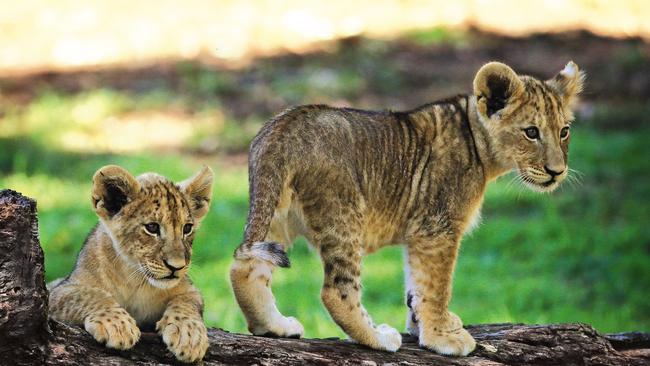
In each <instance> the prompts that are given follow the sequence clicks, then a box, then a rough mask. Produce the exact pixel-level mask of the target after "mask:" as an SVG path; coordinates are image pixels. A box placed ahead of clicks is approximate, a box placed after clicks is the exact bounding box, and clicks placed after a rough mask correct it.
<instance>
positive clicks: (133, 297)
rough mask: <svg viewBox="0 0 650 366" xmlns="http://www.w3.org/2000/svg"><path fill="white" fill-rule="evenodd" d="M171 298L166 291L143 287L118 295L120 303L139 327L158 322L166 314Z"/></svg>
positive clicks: (127, 290) (124, 291)
mask: <svg viewBox="0 0 650 366" xmlns="http://www.w3.org/2000/svg"><path fill="white" fill-rule="evenodd" d="M168 301H169V296H168V295H167V294H166V292H165V291H161V290H160V289H156V288H152V287H150V286H147V285H143V286H141V287H139V288H137V289H126V290H123V291H121V292H120V293H119V294H118V302H119V303H120V305H121V306H122V307H124V308H125V309H126V311H127V312H128V313H129V314H130V315H131V316H132V317H133V319H135V321H136V322H137V323H138V325H142V324H149V323H155V322H157V321H158V320H159V319H160V318H161V317H162V315H163V313H164V312H165V308H166V307H167V302H168Z"/></svg>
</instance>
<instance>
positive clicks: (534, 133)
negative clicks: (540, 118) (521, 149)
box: [524, 127, 539, 140]
mask: <svg viewBox="0 0 650 366" xmlns="http://www.w3.org/2000/svg"><path fill="white" fill-rule="evenodd" d="M524 133H525V134H526V137H527V138H528V139H529V140H537V139H538V138H539V130H538V129H537V127H528V128H524Z"/></svg>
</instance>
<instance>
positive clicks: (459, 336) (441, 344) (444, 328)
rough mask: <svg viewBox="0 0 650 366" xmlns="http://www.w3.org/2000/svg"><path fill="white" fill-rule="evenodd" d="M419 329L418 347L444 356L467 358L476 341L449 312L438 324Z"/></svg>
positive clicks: (457, 318)
mask: <svg viewBox="0 0 650 366" xmlns="http://www.w3.org/2000/svg"><path fill="white" fill-rule="evenodd" d="M422 328H423V327H421V329H420V346H421V347H424V348H428V349H430V350H432V351H435V352H436V353H439V354H441V355H446V356H467V355H468V354H469V353H470V352H472V351H473V350H474V348H476V341H475V340H474V338H472V336H471V335H470V334H469V332H467V331H466V330H465V329H464V328H463V323H462V322H461V320H460V318H459V317H458V316H457V315H456V314H454V313H452V312H449V313H448V316H447V317H445V319H444V320H443V321H442V322H441V323H440V324H435V325H434V326H433V327H431V328H428V329H422Z"/></svg>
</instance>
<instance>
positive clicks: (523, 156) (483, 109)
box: [230, 62, 583, 355]
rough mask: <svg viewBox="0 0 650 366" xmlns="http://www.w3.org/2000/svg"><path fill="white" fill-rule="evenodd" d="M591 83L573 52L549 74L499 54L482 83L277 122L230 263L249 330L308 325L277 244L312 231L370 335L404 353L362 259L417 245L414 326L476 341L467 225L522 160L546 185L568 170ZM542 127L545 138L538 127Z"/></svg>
mask: <svg viewBox="0 0 650 366" xmlns="http://www.w3.org/2000/svg"><path fill="white" fill-rule="evenodd" d="M582 82H583V76H582V73H581V72H580V71H579V70H578V67H577V65H575V64H574V63H572V62H571V63H569V64H568V65H567V66H566V68H565V69H564V70H563V71H562V72H560V73H559V74H558V75H557V76H556V77H555V78H553V79H551V80H548V81H540V80H537V79H535V78H532V77H529V76H519V75H517V74H516V73H515V72H514V71H513V70H512V69H511V68H510V67H508V66H506V65H504V64H501V63H497V62H493V63H489V64H487V65H485V66H483V67H482V68H481V69H480V70H479V71H478V73H477V75H476V77H475V79H474V93H473V94H471V95H461V96H457V97H454V98H450V99H448V100H444V101H439V102H435V103H431V104H427V105H424V106H422V107H419V108H417V109H414V110H411V111H408V112H370V111H363V110H356V109H350V108H333V107H329V106H324V105H309V106H302V107H297V108H293V109H290V110H288V111H286V112H284V113H282V114H281V115H279V116H277V117H275V118H274V119H272V120H270V121H269V122H267V123H266V124H265V126H264V127H263V128H262V129H261V131H260V132H259V133H258V135H257V137H256V138H255V139H254V140H253V142H252V144H251V148H250V157H249V177H250V178H249V179H250V209H249V213H248V221H247V225H246V229H245V234H244V241H243V243H242V244H241V245H240V246H239V248H237V250H236V251H235V261H234V263H233V265H232V267H231V271H230V278H231V283H232V287H233V290H234V293H235V296H236V298H237V301H238V303H239V305H240V307H241V309H242V311H243V313H244V315H245V317H246V320H247V322H248V327H249V329H250V331H251V332H252V333H254V334H260V335H264V334H273V335H278V336H300V335H302V333H303V327H302V325H301V324H300V323H299V322H298V321H297V320H296V319H294V318H292V317H285V316H283V315H282V314H280V312H279V311H278V309H277V307H276V305H275V299H274V297H273V294H272V292H271V289H270V284H271V278H272V274H273V271H274V269H275V268H276V267H277V266H282V265H283V264H288V260H287V259H286V254H285V253H284V252H280V251H278V248H279V247H281V248H282V249H284V250H286V249H287V248H288V247H289V246H290V245H291V243H292V241H293V240H294V238H295V237H297V236H298V235H302V236H304V237H306V238H307V239H308V241H309V242H310V243H311V244H312V245H313V246H315V247H316V248H317V249H318V251H319V253H320V256H321V258H322V261H323V271H324V276H325V278H324V281H323V288H322V291H321V298H322V300H323V303H324V304H325V306H326V308H327V310H328V311H329V313H330V314H331V316H332V318H333V319H334V321H335V322H336V323H337V324H338V325H339V326H341V328H342V329H343V330H344V331H345V332H346V333H347V334H348V335H349V336H350V337H351V338H353V339H355V340H356V341H358V342H360V343H362V344H365V345H367V346H370V347H373V348H376V349H382V350H387V351H396V350H397V349H398V348H399V347H400V345H401V337H400V334H399V333H398V332H397V330H395V329H393V328H391V327H389V326H387V325H375V324H374V323H373V321H372V320H371V318H370V316H369V315H368V313H367V312H366V310H365V309H364V307H363V306H362V305H361V282H360V276H361V259H362V257H363V256H364V255H365V254H367V253H371V252H373V251H375V250H377V249H379V248H381V247H383V246H386V245H390V244H404V247H405V262H406V270H405V273H406V288H407V292H408V295H407V296H408V307H409V316H408V320H407V328H408V329H409V331H410V332H411V333H413V334H414V335H416V336H418V337H419V341H420V344H421V346H422V347H426V348H428V349H431V350H434V351H436V352H438V353H441V354H446V355H466V354H468V353H469V352H471V351H472V350H473V349H474V347H475V341H474V339H473V338H472V337H471V336H470V334H469V333H468V332H467V331H466V330H465V329H464V328H463V327H462V322H461V320H460V318H459V317H458V316H456V315H455V314H453V313H451V312H449V311H448V303H449V300H450V298H451V279H452V273H453V270H454V266H455V263H456V257H457V255H458V247H459V244H460V240H461V237H462V235H463V233H464V232H465V231H466V230H468V229H469V228H470V226H472V225H473V222H475V221H476V219H477V218H478V217H479V210H480V207H481V203H482V200H483V195H484V192H485V188H486V185H487V184H488V183H489V182H490V181H493V180H494V179H495V178H497V177H499V176H500V175H502V174H505V173H507V172H509V171H512V170H516V171H517V172H518V174H519V175H520V177H521V179H522V181H523V182H525V183H526V184H528V185H529V186H530V187H532V188H534V189H536V190H540V191H550V190H552V189H554V188H555V187H557V185H558V184H559V183H560V182H561V181H562V180H563V179H564V178H565V177H566V175H567V172H568V167H567V157H568V144H569V137H568V134H567V135H566V136H564V135H562V137H561V134H563V132H561V131H563V129H565V132H568V130H566V128H568V126H569V124H570V122H571V120H572V118H573V117H572V114H571V106H572V105H573V103H574V101H575V96H576V95H577V93H578V92H579V91H580V89H581V87H582ZM532 127H534V128H535V129H536V131H537V132H538V134H539V138H538V139H531V138H530V137H527V136H528V135H531V136H532V135H534V131H533V130H531V128H532ZM526 131H528V132H526ZM264 243H266V244H264ZM265 248H267V249H269V250H268V251H267V252H266V253H264V249H265Z"/></svg>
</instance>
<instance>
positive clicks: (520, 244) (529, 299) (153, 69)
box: [0, 27, 650, 337]
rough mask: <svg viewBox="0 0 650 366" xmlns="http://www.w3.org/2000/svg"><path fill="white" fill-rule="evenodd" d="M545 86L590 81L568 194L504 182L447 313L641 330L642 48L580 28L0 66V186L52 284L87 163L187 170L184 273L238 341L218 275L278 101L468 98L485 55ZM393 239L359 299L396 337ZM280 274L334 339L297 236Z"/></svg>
mask: <svg viewBox="0 0 650 366" xmlns="http://www.w3.org/2000/svg"><path fill="white" fill-rule="evenodd" d="M494 59H496V60H500V61H503V62H506V63H508V64H511V65H512V66H513V67H514V68H515V70H517V71H519V72H521V73H527V74H533V75H536V76H540V77H544V78H550V77H551V76H552V75H554V73H556V72H557V71H559V70H560V69H561V68H562V67H563V65H564V64H565V63H566V62H567V61H568V60H570V59H573V60H575V61H576V62H577V63H578V64H579V65H580V66H581V67H582V68H583V69H585V70H586V71H587V73H588V82H587V89H586V92H585V94H584V98H583V101H582V103H581V104H580V106H579V109H578V113H577V120H576V122H575V124H574V125H573V127H572V141H571V153H570V166H571V168H573V169H575V170H577V172H576V173H574V176H575V177H576V178H577V179H576V182H574V183H573V184H571V183H566V184H564V186H562V187H561V189H559V190H558V191H557V192H555V193H553V194H550V195H540V194H536V193H532V192H529V191H526V190H525V189H524V188H521V187H518V186H517V185H516V184H513V183H512V181H511V178H512V177H511V176H506V177H504V178H502V179H500V180H499V181H497V182H496V183H495V184H493V185H492V186H490V188H489V190H488V193H487V197H486V200H485V204H484V208H483V223H482V225H481V226H480V227H479V228H478V229H477V230H475V231H474V232H473V233H472V234H471V235H470V236H468V237H466V238H465V239H464V240H463V244H462V248H461V255H460V259H459V263H458V267H457V270H456V274H455V282H454V294H453V301H452V304H451V308H452V310H453V311H455V312H457V313H458V314H459V315H461V317H462V318H463V320H464V321H465V323H467V324H472V323H486V322H526V323H549V322H575V321H580V322H586V323H590V324H592V325H594V326H595V327H596V328H597V329H599V330H601V331H606V332H608V331H631V330H644V331H649V330H650V301H648V298H649V297H648V293H649V291H650V228H649V226H648V222H649V221H650V210H649V206H648V197H649V196H650V186H649V183H650V182H649V178H650V175H649V172H650V162H649V157H650V146H649V144H648V142H647V141H649V139H650V124H649V122H650V117H649V116H650V103H649V102H650V45H649V44H648V42H647V40H645V39H643V38H633V37H632V38H607V37H602V36H597V35H594V34H591V33H589V32H585V31H574V32H565V33H560V34H531V35H527V36H524V37H508V36H503V35H499V34H496V33H488V32H485V31H481V30H478V29H472V28H466V29H458V28H448V27H433V28H429V29H420V30H414V31H409V32H401V33H397V34H395V35H394V36H393V37H389V38H373V37H366V36H354V37H347V38H341V39H337V40H332V41H329V42H325V43H319V44H318V45H317V46H313V47H312V48H310V49H309V50H308V51H305V52H299V53H295V52H279V53H277V54H273V55H270V56H258V57H254V58H252V59H251V60H249V61H248V62H246V63H245V64H242V65H238V66H237V67H233V66H232V65H230V64H229V63H224V62H223V60H221V61H220V60H211V61H209V62H206V61H205V60H204V59H166V60H156V61H155V62H150V63H145V64H137V65H121V66H120V65H113V66H110V67H104V68H99V69H84V68H81V69H75V70H66V71H56V70H54V71H52V70H50V71H45V72H42V71H39V72H29V73H20V74H5V75H3V74H0V188H12V189H15V190H18V191H20V192H22V193H24V194H26V195H28V196H31V197H34V198H36V199H37V201H38V208H39V219H40V222H39V224H40V233H41V243H42V245H43V247H44V250H45V256H46V257H45V258H46V277H47V280H48V281H49V280H53V279H55V278H58V277H61V276H65V275H67V274H68V273H69V272H70V270H71V269H72V267H73V264H74V261H75V259H76V255H77V252H78V250H79V248H80V246H81V244H82V242H83V239H84V237H85V235H86V234H87V232H88V230H89V229H90V228H91V227H92V226H93V225H94V223H95V222H96V221H97V219H96V217H95V215H94V213H93V212H92V211H91V206H90V198H89V194H90V193H89V192H90V181H91V177H92V174H93V173H94V171H95V170H96V169H98V168H99V167H101V166H102V165H105V164H119V165H122V166H124V167H126V168H127V169H129V170H130V171H131V172H133V173H135V174H139V173H143V172H146V171H156V172H159V173H161V174H164V175H166V176H168V177H169V178H171V179H173V180H176V181H178V180H182V179H184V178H186V177H187V176H189V175H191V174H192V173H194V172H195V171H196V170H197V169H199V167H200V166H201V164H208V165H210V166H212V167H213V168H214V170H215V173H216V182H215V184H216V186H215V190H214V199H213V204H212V207H211V211H210V214H209V215H208V217H207V218H206V219H205V221H204V224H203V226H202V228H201V230H200V232H199V233H198V237H197V239H196V241H195V251H194V260H193V267H192V269H191V272H190V275H191V277H192V279H193V280H194V281H195V283H196V284H197V285H198V287H199V288H200V289H201V292H202V293H203V295H204V297H205V303H206V309H205V318H206V321H207V323H208V324H209V325H210V326H217V327H221V328H224V329H227V330H230V331H235V332H245V331H246V328H245V322H244V319H243V316H242V315H241V312H240V310H239V309H238V307H237V305H236V303H235V301H234V298H233V296H232V294H231V291H230V288H229V284H228V278H227V271H228V266H229V264H230V261H231V257H232V252H233V250H234V248H235V247H236V246H237V245H238V244H239V241H240V240H241V236H242V230H243V225H244V222H245V217H246V211H247V205H248V197H247V196H248V189H247V172H246V165H245V164H246V148H247V146H248V143H249V142H250V139H251V138H252V137H253V136H254V135H255V133H256V132H257V130H258V129H259V127H260V126H261V125H262V123H263V122H264V121H265V120H266V119H268V118H270V117H271V116H272V115H274V114H276V113H278V112H280V111H281V110H282V109H284V108H286V107H289V106H292V105H297V104H304V103H329V104H333V105H337V106H354V107H358V108H370V109H395V110H399V109H407V108H412V107H416V106H418V105H420V104H423V103H426V102H430V101H433V100H435V99H437V98H442V97H445V96H449V95H453V94H455V93H459V92H469V91H470V90H471V82H472V79H473V76H474V73H475V72H476V70H477V69H478V67H480V65H481V64H482V63H484V62H487V61H490V60H494ZM400 251H401V250H400V248H399V247H393V248H388V249H384V250H381V251H379V252H378V253H376V254H373V255H371V256H369V257H367V258H366V260H365V261H364V271H363V276H364V303H365V305H366V306H367V308H368V309H369V311H370V313H371V314H372V315H373V317H374V320H375V321H376V322H378V323H388V324H391V325H392V326H394V327H397V328H398V329H403V324H404V318H405V316H406V311H405V309H406V307H405V305H404V295H403V284H402V282H403V274H402V256H401V252H400ZM290 257H291V260H292V263H293V266H292V268H291V269H288V270H284V269H280V270H278V271H277V272H276V276H275V278H274V292H275V294H276V297H277V300H278V302H279V307H280V309H281V310H282V311H283V312H284V313H285V314H286V315H293V316H296V317H297V318H298V319H300V321H301V322H302V323H303V324H304V325H305V328H306V336H307V337H330V336H343V333H342V332H341V331H340V330H339V329H338V328H337V327H336V325H335V324H334V323H333V322H332V321H331V320H330V319H329V316H328V314H327V312H326V311H325V309H324V308H323V306H322V305H321V304H320V299H319V291H320V286H321V283H322V268H321V264H320V261H319V260H318V255H317V254H316V253H314V252H313V251H311V250H310V249H309V248H308V247H307V245H306V243H304V241H301V242H299V243H298V244H297V245H296V246H295V247H294V249H293V250H292V252H291V253H290Z"/></svg>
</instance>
